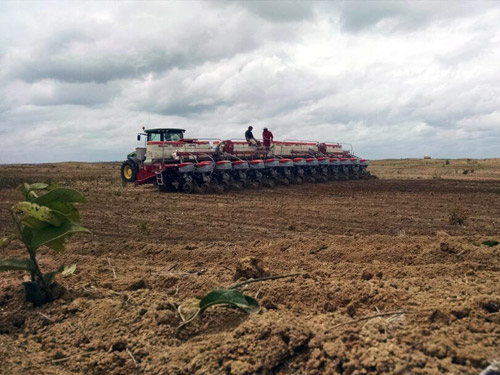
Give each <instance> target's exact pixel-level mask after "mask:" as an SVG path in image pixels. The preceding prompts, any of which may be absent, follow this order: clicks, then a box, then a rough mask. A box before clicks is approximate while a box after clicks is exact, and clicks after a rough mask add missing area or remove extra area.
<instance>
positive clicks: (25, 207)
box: [14, 202, 61, 226]
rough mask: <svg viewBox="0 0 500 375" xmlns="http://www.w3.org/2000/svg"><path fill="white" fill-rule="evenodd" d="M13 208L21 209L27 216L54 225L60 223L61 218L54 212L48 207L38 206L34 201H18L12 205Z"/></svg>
mask: <svg viewBox="0 0 500 375" xmlns="http://www.w3.org/2000/svg"><path fill="white" fill-rule="evenodd" d="M14 210H17V211H22V212H23V213H24V214H25V215H27V216H30V217H32V218H34V219H37V220H40V221H45V222H46V223H49V224H52V225H55V226H59V225H61V220H60V219H59V218H58V217H57V215H56V214H54V213H53V212H51V211H50V208H48V207H45V206H40V205H38V204H36V203H31V202H19V203H17V204H16V205H15V206H14Z"/></svg>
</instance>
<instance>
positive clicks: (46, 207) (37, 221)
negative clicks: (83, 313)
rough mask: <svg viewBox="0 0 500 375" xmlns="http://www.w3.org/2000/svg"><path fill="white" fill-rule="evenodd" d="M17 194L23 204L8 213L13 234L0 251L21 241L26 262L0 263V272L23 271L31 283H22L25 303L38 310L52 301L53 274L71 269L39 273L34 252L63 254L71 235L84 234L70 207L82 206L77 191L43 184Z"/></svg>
mask: <svg viewBox="0 0 500 375" xmlns="http://www.w3.org/2000/svg"><path fill="white" fill-rule="evenodd" d="M19 190H20V191H21V192H22V193H23V194H24V198H25V200H24V201H22V202H18V203H17V204H15V205H14V206H12V208H11V209H10V212H11V215H12V220H13V222H14V224H15V227H16V229H17V231H16V233H14V234H12V235H10V236H8V237H4V238H2V239H0V248H1V247H3V246H6V245H7V244H9V243H10V242H12V241H14V240H18V241H21V242H22V243H23V244H24V246H25V247H26V250H27V251H28V255H29V258H24V259H17V258H9V259H3V260H0V271H27V272H29V273H30V274H31V281H29V282H25V283H24V288H25V292H26V300H27V301H29V302H33V304H34V305H35V306H40V305H42V304H44V303H46V302H51V301H53V300H54V295H53V293H52V287H51V286H52V284H53V282H54V280H55V277H56V274H57V273H66V274H67V273H72V272H74V270H75V265H73V266H70V267H64V266H61V267H59V268H57V269H56V270H54V271H50V272H47V273H45V274H44V273H42V271H41V270H40V266H39V264H38V258H37V250H38V249H39V248H40V247H42V246H47V247H49V248H51V249H53V250H55V251H56V252H59V253H61V252H63V251H64V248H65V242H66V240H67V239H68V238H69V237H70V236H71V235H72V234H74V233H79V232H86V233H90V232H89V231H88V230H87V229H85V228H84V227H82V226H81V225H80V224H79V221H80V215H79V213H78V209H77V208H76V207H75V206H74V203H81V202H85V198H84V196H83V195H82V194H80V193H79V192H78V191H76V190H73V189H68V188H63V187H57V186H49V185H47V184H43V183H35V184H31V185H29V184H26V183H25V184H23V185H22V186H20V187H19Z"/></svg>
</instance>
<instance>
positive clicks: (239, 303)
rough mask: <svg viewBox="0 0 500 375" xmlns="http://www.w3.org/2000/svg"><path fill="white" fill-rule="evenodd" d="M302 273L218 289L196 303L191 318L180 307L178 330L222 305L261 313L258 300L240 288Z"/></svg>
mask: <svg viewBox="0 0 500 375" xmlns="http://www.w3.org/2000/svg"><path fill="white" fill-rule="evenodd" d="M299 275H300V273H292V274H287V275H275V276H266V277H262V278H259V279H249V280H246V281H243V282H241V283H238V284H235V285H231V286H229V287H227V288H223V289H216V290H213V291H211V292H210V293H208V294H207V295H205V296H204V297H203V298H202V299H200V300H199V301H198V302H196V303H195V305H194V306H191V307H194V308H195V309H196V311H195V313H194V314H192V315H191V316H190V317H189V318H186V317H185V316H184V314H183V312H182V305H179V306H178V308H177V311H178V312H179V315H180V317H181V319H182V323H181V325H180V326H179V327H178V330H179V329H181V328H182V327H184V326H185V325H186V324H188V323H190V322H192V321H193V320H195V319H196V318H197V317H198V316H199V315H201V314H203V313H204V312H205V310H207V309H208V308H209V307H212V306H216V305H222V306H228V307H235V308H237V309H240V310H242V311H244V312H246V313H249V314H255V313H258V312H260V310H261V307H260V305H259V302H258V301H257V299H256V298H254V297H250V296H247V295H244V294H243V293H242V292H241V291H240V290H239V288H240V287H243V286H245V285H248V284H252V283H257V282H262V281H267V280H276V279H283V278H286V277H294V276H299Z"/></svg>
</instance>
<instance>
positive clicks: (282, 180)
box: [279, 177, 290, 186]
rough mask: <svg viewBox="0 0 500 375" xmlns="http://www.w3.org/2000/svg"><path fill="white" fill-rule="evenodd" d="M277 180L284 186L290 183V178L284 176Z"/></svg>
mask: <svg viewBox="0 0 500 375" xmlns="http://www.w3.org/2000/svg"><path fill="white" fill-rule="evenodd" d="M279 182H280V184H282V185H285V186H288V185H290V180H289V179H288V178H286V177H284V178H282V179H280V180H279Z"/></svg>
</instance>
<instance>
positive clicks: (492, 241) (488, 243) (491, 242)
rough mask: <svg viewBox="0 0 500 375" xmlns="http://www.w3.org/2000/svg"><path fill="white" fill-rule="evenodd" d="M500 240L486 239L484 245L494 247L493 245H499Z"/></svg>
mask: <svg viewBox="0 0 500 375" xmlns="http://www.w3.org/2000/svg"><path fill="white" fill-rule="evenodd" d="M499 243H500V242H498V241H494V240H488V241H484V242H482V244H483V245H486V246H488V247H493V246H497V245H498V244H499Z"/></svg>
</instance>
